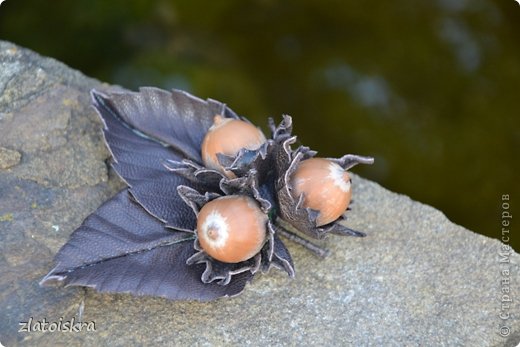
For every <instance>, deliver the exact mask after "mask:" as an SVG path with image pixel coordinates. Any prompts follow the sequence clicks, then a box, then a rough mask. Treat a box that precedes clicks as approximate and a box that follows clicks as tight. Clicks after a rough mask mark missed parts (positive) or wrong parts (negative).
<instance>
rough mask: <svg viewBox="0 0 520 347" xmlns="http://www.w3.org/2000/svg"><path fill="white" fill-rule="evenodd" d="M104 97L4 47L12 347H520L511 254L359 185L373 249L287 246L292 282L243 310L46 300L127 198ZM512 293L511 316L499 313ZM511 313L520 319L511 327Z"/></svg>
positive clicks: (249, 296)
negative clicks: (74, 322)
mask: <svg viewBox="0 0 520 347" xmlns="http://www.w3.org/2000/svg"><path fill="white" fill-rule="evenodd" d="M93 87H98V88H100V87H101V88H102V87H103V85H102V84H101V83H99V82H97V81H95V80H92V79H89V78H86V77H84V76H83V75H81V74H80V73H79V72H77V71H73V70H71V69H69V68H67V67H66V66H64V65H63V64H61V63H59V62H56V61H54V60H52V59H47V58H42V57H40V56H38V55H37V54H35V53H32V52H30V51H28V50H25V49H22V48H20V47H17V46H15V45H12V44H10V43H7V42H0V147H1V149H0V163H2V164H1V166H0V197H1V198H0V312H1V316H0V342H1V343H2V344H3V345H5V346H17V345H30V346H32V345H34V346H55V345H67V346H79V345H89V346H108V345H111V346H128V345H130V346H132V345H156V344H161V343H163V344H171V345H193V344H196V345H244V344H251V345H262V346H265V345H298V346H299V345H313V346H314V345H341V346H349V345H352V346H368V345H375V346H405V345H406V346H428V345H430V346H442V345H446V346H455V345H461V346H462V345H465V346H515V345H516V344H517V343H518V341H519V340H520V321H519V317H520V309H519V306H518V305H517V303H516V302H517V300H518V299H519V298H520V293H519V291H518V283H519V280H520V278H519V262H520V257H519V255H518V254H516V253H514V252H512V253H511V254H509V255H506V256H502V257H501V256H499V253H500V252H501V251H502V253H504V252H503V250H504V248H506V247H505V246H504V245H503V244H502V243H500V242H499V241H497V240H493V239H489V238H487V237H484V236H480V235H477V234H475V233H473V232H471V231H469V230H466V229H464V228H463V227H460V226H457V225H454V224H452V223H451V222H450V221H449V220H447V219H446V217H445V216H444V215H443V214H442V213H441V212H439V211H437V210H435V209H434V208H432V207H429V206H426V205H423V204H421V203H418V202H414V201H412V200H411V199H409V198H408V197H406V196H403V195H399V194H395V193H392V192H389V191H387V190H385V189H384V188H382V187H381V186H379V185H378V184H376V183H373V182H370V181H367V180H365V179H362V178H360V177H358V176H355V175H354V176H353V179H354V194H355V204H354V206H353V211H351V213H350V219H349V225H350V226H351V227H352V228H355V229H358V230H363V231H365V232H367V234H368V236H367V237H366V238H363V239H359V238H348V237H344V238H340V237H335V236H331V237H330V238H329V239H327V240H325V242H324V244H325V245H326V246H327V247H329V248H330V249H331V251H332V255H331V256H330V257H328V258H327V259H325V260H321V259H317V258H316V257H314V256H313V255H311V254H309V253H308V252H306V251H305V250H303V249H302V248H300V246H297V245H293V244H290V243H289V242H287V244H288V246H289V249H290V251H291V253H292V255H293V258H294V261H295V265H296V271H297V275H296V278H295V279H292V280H291V279H289V278H287V277H286V276H285V275H284V274H283V273H282V272H280V271H271V272H270V273H268V274H264V275H262V276H260V277H257V278H256V279H255V280H254V281H253V283H251V284H250V285H248V287H247V288H246V290H245V292H244V293H243V294H242V295H240V296H239V297H236V298H233V299H221V300H218V301H215V302H211V303H198V302H171V301H167V300H165V299H161V298H150V297H139V298H136V297H132V296H129V295H119V294H99V293H96V292H95V291H93V290H90V289H83V288H67V289H63V288H40V287H39V286H38V282H39V280H40V279H41V278H42V277H43V276H44V275H45V274H46V273H47V272H48V271H49V270H50V269H51V267H52V265H53V262H52V258H53V256H54V254H55V253H56V252H57V251H58V249H59V248H60V247H61V246H62V245H63V244H64V243H65V242H66V240H67V238H68V236H69V235H70V233H71V232H72V231H73V230H74V229H75V228H76V227H77V226H79V224H80V223H81V221H82V220H83V218H85V217H86V216H87V215H88V214H89V213H91V212H92V211H93V210H95V209H96V207H98V206H99V205H100V204H101V203H102V202H103V201H104V200H106V199H107V198H109V197H110V196H112V195H113V194H115V193H116V192H117V191H118V190H119V189H120V188H121V187H122V184H121V182H120V181H119V179H118V178H117V177H115V175H114V174H113V173H112V171H109V170H108V169H107V166H106V163H105V161H106V159H107V158H108V152H107V150H106V149H105V148H104V145H103V141H102V138H101V132H100V127H101V124H100V122H99V121H98V120H97V117H96V115H95V114H94V111H93V110H92V109H91V108H90V107H89V103H90V101H89V95H88V91H89V90H90V89H91V88H93ZM105 87H107V86H105ZM229 102H230V103H231V101H229ZM296 121H297V119H296ZM16 153H18V154H16ZM5 163H7V164H5ZM497 219H498V218H497ZM497 227H500V225H499V222H497ZM501 258H502V259H505V258H507V260H508V261H509V263H501V262H500V259H501ZM506 269H508V270H509V275H507V273H506V272H503V271H504V270H506ZM503 280H509V284H508V285H506V284H504V283H507V282H504V281H503ZM504 288H510V290H511V293H510V296H511V297H512V300H513V303H512V304H511V306H510V307H509V308H508V309H507V310H505V311H501V298H502V295H503V290H504ZM501 312H502V313H504V312H507V313H509V314H510V315H511V317H509V318H508V319H506V320H502V319H501V318H500V317H499V314H500V313H501ZM31 317H32V319H33V323H34V322H36V321H42V320H43V319H46V320H47V321H50V322H53V321H54V322H58V321H59V320H60V318H61V317H63V318H62V319H63V321H66V320H70V319H72V318H75V319H82V320H83V321H84V322H90V321H93V322H95V329H96V330H95V331H94V332H92V331H90V332H87V331H83V332H79V333H64V332H54V333H52V332H30V333H29V332H18V329H19V322H23V321H27V320H29V319H30V318H31ZM502 325H505V326H507V327H509V328H510V329H511V333H510V334H509V336H508V337H502V336H500V334H499V327H500V326H502Z"/></svg>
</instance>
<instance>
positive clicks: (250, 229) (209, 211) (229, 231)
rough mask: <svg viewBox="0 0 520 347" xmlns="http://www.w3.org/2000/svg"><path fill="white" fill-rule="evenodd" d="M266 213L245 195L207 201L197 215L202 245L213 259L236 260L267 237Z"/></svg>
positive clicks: (246, 256) (257, 249) (247, 255)
mask: <svg viewBox="0 0 520 347" xmlns="http://www.w3.org/2000/svg"><path fill="white" fill-rule="evenodd" d="M266 224H267V216H266V215H265V214H264V213H263V212H262V211H261V210H260V207H259V206H258V204H257V202H256V201H255V200H253V199H252V198H250V197H248V196H245V195H229V196H224V197H220V198H217V199H215V200H212V201H210V202H208V203H207V204H206V205H204V206H203V207H202V209H201V210H200V212H199V214H198V216H197V236H198V238H199V243H200V246H201V247H202V249H203V250H204V251H205V252H206V253H207V254H208V255H210V256H211V257H213V258H214V259H217V260H220V261H222V262H225V263H238V262H241V261H244V260H247V259H249V258H251V257H253V256H254V255H255V254H257V253H258V252H260V249H261V248H262V246H263V245H264V243H265V239H266V233H267V232H266Z"/></svg>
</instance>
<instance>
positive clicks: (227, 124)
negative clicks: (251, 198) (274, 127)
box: [202, 115, 266, 178]
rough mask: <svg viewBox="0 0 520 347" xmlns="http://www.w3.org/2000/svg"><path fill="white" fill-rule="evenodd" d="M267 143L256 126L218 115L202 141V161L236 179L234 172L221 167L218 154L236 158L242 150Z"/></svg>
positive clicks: (256, 147)
mask: <svg viewBox="0 0 520 347" xmlns="http://www.w3.org/2000/svg"><path fill="white" fill-rule="evenodd" d="M265 142H266V139H265V136H264V134H263V133H262V131H261V130H260V129H258V128H257V127H255V126H254V125H252V124H250V123H248V122H245V121H243V120H239V119H232V118H225V117H223V116H221V115H216V116H215V117H214V118H213V125H212V126H211V128H209V130H208V133H207V134H206V136H205V137H204V140H203V141H202V161H203V162H204V165H206V166H207V167H209V168H211V169H215V170H218V171H220V172H222V173H224V174H225V175H226V176H228V177H229V178H234V177H235V175H234V174H233V173H232V172H230V171H226V170H224V168H223V167H222V166H221V165H220V163H219V161H218V158H217V153H222V154H225V155H229V156H232V157H234V156H236V155H237V153H238V152H239V151H240V149H242V148H246V149H250V150H255V149H258V148H260V146H262V144H263V143H265Z"/></svg>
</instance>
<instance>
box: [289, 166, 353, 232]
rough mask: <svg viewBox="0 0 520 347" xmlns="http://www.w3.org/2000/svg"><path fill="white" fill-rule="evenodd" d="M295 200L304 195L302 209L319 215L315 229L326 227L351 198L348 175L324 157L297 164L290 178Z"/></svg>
mask: <svg viewBox="0 0 520 347" xmlns="http://www.w3.org/2000/svg"><path fill="white" fill-rule="evenodd" d="M291 186H292V188H293V189H294V191H293V192H294V196H295V198H299V197H300V195H301V194H304V200H303V206H304V207H308V208H311V209H313V210H316V211H318V212H319V214H318V217H317V218H316V226H322V225H325V224H329V223H331V222H333V221H335V220H336V219H337V218H339V217H340V216H341V215H342V214H343V213H344V212H345V210H346V209H347V207H348V205H349V204H350V199H351V197H352V190H351V185H350V176H349V175H348V173H347V172H346V171H345V170H343V168H342V167H341V166H339V165H338V164H336V163H334V162H332V161H330V160H328V159H324V158H310V159H307V160H304V161H302V162H301V163H299V165H298V167H297V168H296V171H295V172H294V173H293V174H292V176H291Z"/></svg>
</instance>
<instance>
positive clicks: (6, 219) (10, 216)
mask: <svg viewBox="0 0 520 347" xmlns="http://www.w3.org/2000/svg"><path fill="white" fill-rule="evenodd" d="M12 221H13V214H12V213H6V214H4V215H3V216H0V222H12Z"/></svg>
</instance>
